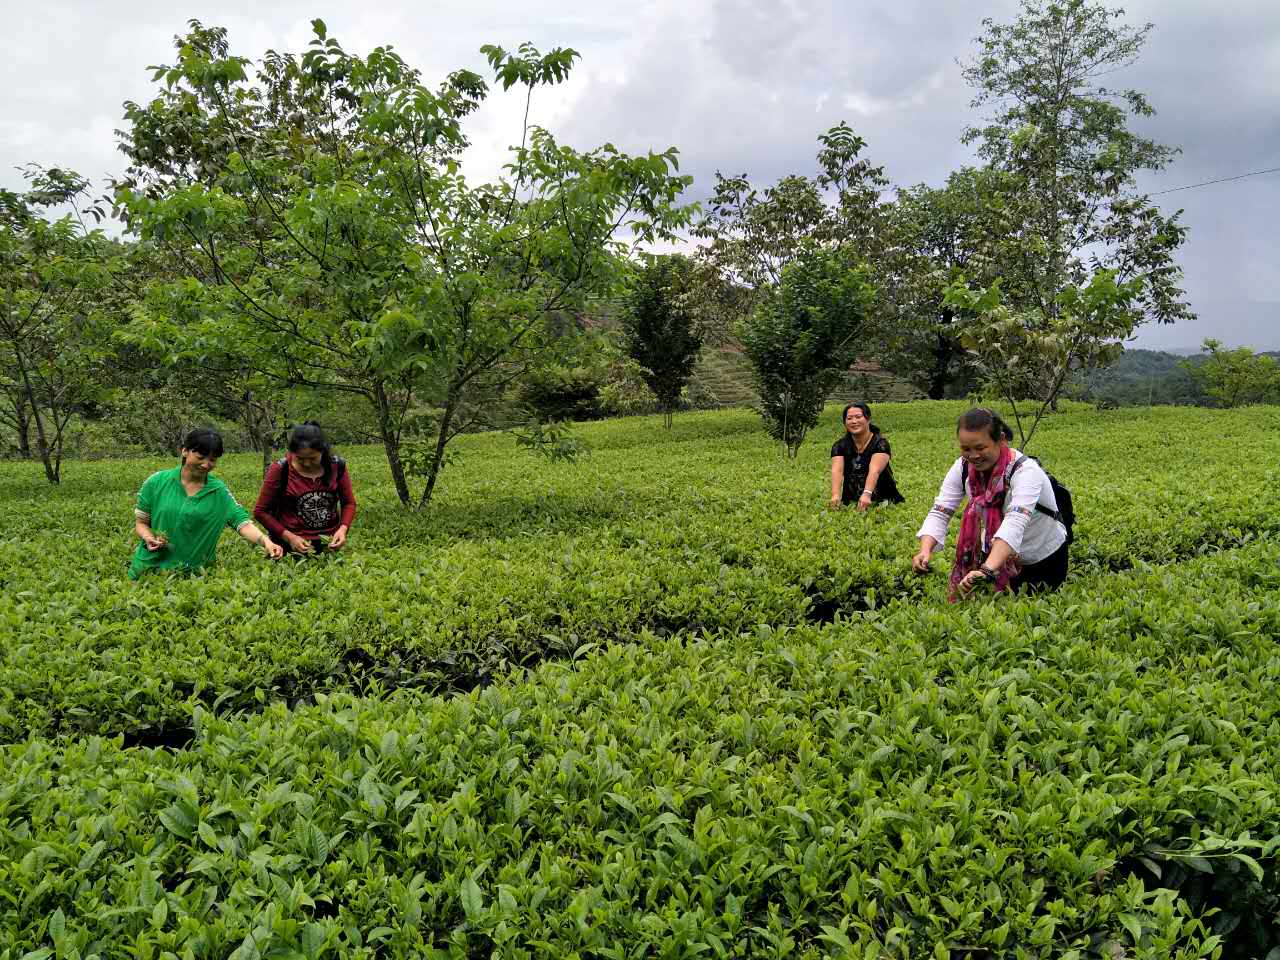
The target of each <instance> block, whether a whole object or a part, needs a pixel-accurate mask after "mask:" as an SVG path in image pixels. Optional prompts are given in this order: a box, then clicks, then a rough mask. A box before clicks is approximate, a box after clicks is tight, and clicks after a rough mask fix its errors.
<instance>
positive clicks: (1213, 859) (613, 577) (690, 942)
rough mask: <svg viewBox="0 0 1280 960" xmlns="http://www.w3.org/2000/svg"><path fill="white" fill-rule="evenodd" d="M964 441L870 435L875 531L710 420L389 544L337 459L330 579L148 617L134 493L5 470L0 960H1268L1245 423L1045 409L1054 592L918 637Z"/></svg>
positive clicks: (155, 610)
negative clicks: (933, 528) (59, 483)
mask: <svg viewBox="0 0 1280 960" xmlns="http://www.w3.org/2000/svg"><path fill="white" fill-rule="evenodd" d="M957 412H958V408H957V407H954V405H947V404H928V403H916V404H909V405H902V406H892V407H891V406H884V407H881V408H877V410H876V411H875V413H876V417H875V419H876V420H877V421H878V422H880V423H881V424H882V425H883V426H884V427H885V429H886V433H887V434H888V435H889V436H890V439H891V441H892V442H893V448H894V456H895V463H894V469H895V473H896V474H897V475H898V477H899V482H900V484H901V486H902V487H903V489H904V491H905V492H906V494H907V496H908V503H907V504H905V505H904V506H902V507H900V508H880V509H877V510H874V511H872V512H871V513H870V514H868V515H859V514H857V513H856V512H852V511H841V512H838V513H830V512H827V511H825V510H824V509H823V504H824V502H825V499H826V489H827V483H828V481H827V463H828V460H827V444H826V443H825V442H824V443H819V442H818V438H815V439H814V442H813V443H811V444H808V445H806V447H805V448H802V451H801V457H800V461H799V462H798V463H797V464H788V463H787V462H786V461H785V460H784V458H783V457H782V456H781V454H780V453H779V451H778V450H777V449H776V448H775V447H773V446H772V445H771V444H769V443H768V442H767V441H766V440H765V439H764V437H763V433H762V432H761V431H760V430H759V428H758V427H757V425H756V422H755V421H754V420H753V419H752V417H751V415H749V414H746V413H742V412H727V413H726V412H720V413H707V414H687V415H682V416H681V417H679V418H677V419H676V422H675V425H674V426H673V428H672V430H671V431H670V432H669V433H668V432H666V431H663V430H661V428H660V426H659V421H658V420H657V418H648V419H637V420H630V421H615V422H606V423H600V424H593V425H591V426H590V427H588V428H585V429H584V430H583V434H584V436H585V438H586V439H587V441H588V442H589V443H590V444H591V446H592V448H593V450H594V453H593V455H592V457H591V458H590V459H589V460H588V461H587V462H586V463H584V464H582V465H580V466H578V467H566V466H563V465H550V464H545V463H543V462H541V461H538V460H535V459H533V458H532V457H531V456H529V455H527V454H525V453H522V452H517V451H515V450H513V449H512V447H511V446H510V444H509V441H505V440H503V439H501V438H498V437H489V436H478V437H468V438H464V440H463V441H460V443H462V444H463V447H464V451H465V456H464V458H463V459H462V460H461V461H460V462H459V463H458V464H457V465H456V466H454V467H452V468H451V470H452V473H451V475H450V476H449V483H448V486H447V488H446V495H445V496H444V497H443V498H441V500H440V501H439V502H438V503H437V504H436V505H435V506H433V509H432V511H431V512H430V513H429V514H426V515H422V516H418V515H406V514H405V513H403V512H401V510H400V509H399V507H398V506H397V505H396V503H395V501H394V496H393V494H392V492H391V490H390V488H389V484H387V483H386V482H385V480H384V479H383V478H382V476H381V474H380V473H379V470H378V467H379V461H378V458H377V454H376V453H375V452H374V451H369V450H362V449H355V450H351V451H343V452H344V454H349V460H350V463H351V470H352V476H353V478H354V480H355V482H356V486H357V493H358V496H359V497H360V502H361V507H360V510H361V512H360V516H359V518H358V519H357V521H356V525H355V527H353V531H352V542H351V545H350V549H349V550H347V551H344V553H343V554H342V555H339V556H335V557H331V558H326V559H323V560H310V561H297V562H295V561H288V562H282V563H276V564H271V563H269V562H267V561H265V560H264V559H262V558H260V557H255V556H254V555H253V554H252V551H251V550H250V549H249V548H247V546H245V545H243V544H241V543H239V542H238V541H234V540H232V538H230V537H227V538H224V541H223V545H222V556H221V559H220V561H219V564H218V565H217V566H216V567H215V568H213V569H211V570H209V571H207V572H206V573H204V574H201V575H198V576H194V577H185V578H184V577H164V576H158V577H154V578H152V579H146V580H143V581H142V582H140V583H138V584H131V583H129V582H128V581H127V580H126V579H125V577H124V566H125V562H126V559H127V556H128V552H129V549H130V540H131V535H130V527H131V520H130V506H131V499H132V496H133V493H134V491H135V490H136V487H137V485H138V484H139V483H140V482H141V480H142V479H143V478H145V476H146V475H147V474H148V473H149V472H150V471H151V470H153V469H155V468H156V467H158V466H161V465H162V464H159V463H157V462H155V461H148V462H113V463H94V464H79V463H77V464H73V465H72V469H69V470H68V476H67V480H66V481H65V482H64V485H63V487H62V488H60V489H56V490H49V489H48V488H47V487H45V486H44V484H43V481H40V480H39V478H38V477H36V476H35V475H34V473H33V472H32V471H30V470H29V469H27V468H25V467H24V466H23V465H20V464H17V465H15V464H4V465H0V494H2V495H3V499H4V502H5V503H6V505H8V506H9V507H10V510H9V522H8V524H7V526H6V529H5V530H4V532H3V534H2V535H0V536H2V538H3V539H0V587H2V588H3V589H2V590H0V631H3V635H4V637H5V638H6V639H5V641H4V644H3V646H2V647H0V650H2V651H3V656H2V657H0V740H2V741H5V742H7V745H6V746H2V747H0V960H19V958H22V960H45V958H58V960H61V958H79V960H88V958H90V957H100V958H104V960H106V958H125V957H128V958H157V960H158V958H163V957H178V958H184V960H185V958H218V960H228V958H234V960H249V958H266V957H303V958H319V957H324V958H344V960H345V958H356V957H395V958H408V957H421V956H428V957H430V956H438V957H472V956H482V955H483V956H496V957H512V958H515V957H534V956H537V957H569V956H579V957H606V958H608V957H693V956H726V957H732V956H739V957H821V956H832V957H864V958H884V957H890V958H908V957H910V958H916V957H947V958H962V957H963V958H968V957H1002V958H1003V957H1009V958H1015V957H1018V958H1021V957H1027V958H1048V957H1080V958H1085V957H1099V958H1109V960H1115V958H1119V957H1149V958H1166V957H1179V958H1191V957H1202V956H1218V955H1221V956H1265V955H1267V952H1268V950H1271V949H1273V948H1276V947H1277V946H1280V920H1278V919H1277V918H1278V916H1280V909H1278V907H1280V884H1278V883H1277V873H1276V857H1275V853H1276V851H1277V848H1280V826H1278V823H1280V821H1278V819H1277V813H1276V808H1275V800H1274V797H1275V795H1276V786H1277V784H1276V779H1277V776H1276V770H1278V769H1280V707H1278V706H1277V699H1276V697H1275V695H1274V691H1275V689H1276V684H1277V681H1278V680H1280V658H1277V657H1276V655H1275V654H1276V646H1275V643H1276V639H1277V636H1280V591H1278V590H1277V588H1278V587H1280V544H1277V540H1276V533H1277V524H1278V521H1277V519H1276V518H1275V516H1274V514H1273V511H1272V510H1271V509H1270V506H1269V502H1268V498H1269V491H1270V490H1272V489H1274V481H1275V473H1274V466H1273V464H1274V463H1275V462H1276V460H1275V454H1276V452H1277V446H1280V441H1277V440H1276V439H1275V438H1274V436H1273V433H1272V430H1271V427H1272V424H1273V422H1274V411H1271V410H1265V409H1255V410H1247V411H1232V412H1216V411H1204V410H1196V411H1184V410H1168V411H1163V410H1162V411H1153V412H1148V411H1142V412H1139V411H1132V410H1125V411H1110V412H1106V413H1101V414H1099V413H1093V412H1086V411H1085V410H1083V409H1082V408H1078V407H1077V408H1071V409H1069V410H1068V412H1066V413H1064V414H1060V415H1058V416H1056V417H1054V418H1053V419H1051V421H1050V422H1049V423H1048V424H1047V425H1046V427H1044V428H1043V429H1044V433H1043V436H1042V437H1041V438H1040V440H1039V441H1038V442H1037V444H1036V450H1035V451H1034V452H1036V453H1038V454H1039V455H1040V456H1041V457H1042V459H1043V460H1044V461H1045V463H1046V464H1047V465H1048V466H1050V467H1051V469H1053V471H1054V472H1055V474H1057V475H1058V476H1059V477H1060V478H1062V479H1063V480H1064V481H1065V482H1067V483H1068V484H1069V485H1070V486H1071V487H1072V489H1073V492H1074V493H1075V496H1076V502H1077V511H1078V514H1079V521H1078V526H1077V541H1076V545H1075V548H1074V554H1073V556H1074V557H1075V558H1076V561H1077V562H1076V564H1075V566H1074V569H1073V574H1072V577H1071V579H1070V581H1069V582H1068V585H1067V586H1066V588H1064V589H1063V590H1062V591H1061V592H1060V593H1058V594H1056V595H1052V596H1049V597H1043V598H1007V597H998V598H978V599H975V600H974V601H971V602H967V603H965V604H960V605H949V604H947V603H945V601H944V599H943V589H944V588H943V580H944V577H943V576H942V575H941V574H935V575H934V576H932V577H928V578H924V579H917V578H915V577H913V576H908V575H907V574H906V572H905V571H906V563H907V557H908V556H909V554H910V552H911V548H912V546H913V540H912V536H913V534H914V531H915V529H916V527H917V526H918V524H919V522H920V519H921V517H922V516H923V514H924V512H925V511H926V510H927V509H928V505H929V503H930V502H931V500H932V497H933V495H934V493H935V492H936V489H937V484H938V482H939V481H940V479H941V476H942V473H943V472H944V471H945V469H946V467H947V465H948V464H949V463H950V461H951V459H952V458H953V456H954V441H953V439H952V431H953V428H954V415H955V413H957ZM829 414H831V415H830V417H829V419H830V423H831V424H832V430H831V431H830V433H831V434H832V438H834V435H835V424H836V423H837V420H836V417H837V416H838V411H835V412H834V413H832V412H830V411H829ZM1225 451H1230V453H1229V455H1228V454H1227V453H1226V452H1225ZM256 470H257V464H256V463H255V462H254V461H253V460H252V458H249V457H245V458H239V457H227V458H225V460H224V461H223V462H222V463H220V464H219V473H220V474H221V475H222V476H223V477H224V478H225V479H226V480H227V482H228V484H229V485H230V486H231V489H232V490H233V491H235V492H236V493H237V494H238V495H239V496H240V498H241V499H242V500H243V501H250V500H251V499H252V497H253V494H254V492H255V482H254V481H255V477H256ZM940 566H945V564H940ZM516 666H522V667H523V669H521V670H513V669H511V668H513V667H516ZM155 743H170V744H171V745H172V746H173V747H176V748H177V749H169V748H153V747H150V746H147V744H155ZM135 744H141V746H137V745H135Z"/></svg>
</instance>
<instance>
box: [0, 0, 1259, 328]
mask: <svg viewBox="0 0 1280 960" xmlns="http://www.w3.org/2000/svg"><path fill="white" fill-rule="evenodd" d="M1126 5H1127V7H1128V15H1127V18H1126V19H1127V20H1128V21H1129V22H1131V23H1141V22H1143V21H1145V20H1152V21H1154V22H1155V24H1156V26H1155V29H1154V30H1153V31H1152V33H1151V35H1150V39H1149V41H1148V44H1147V47H1146V49H1145V51H1144V53H1143V56H1142V58H1141V60H1140V61H1139V62H1138V63H1137V64H1135V65H1134V66H1133V67H1132V68H1130V69H1129V70H1126V71H1123V72H1121V73H1118V74H1116V75H1115V76H1114V77H1113V78H1108V79H1109V80H1113V81H1114V85H1115V86H1117V87H1123V86H1132V87H1135V88H1137V89H1140V90H1143V91H1144V92H1146V93H1147V94H1148V96H1149V97H1150V99H1151V101H1152V103H1153V104H1154V106H1155V107H1156V109H1157V111H1158V112H1157V114H1156V116H1154V117H1152V118H1149V119H1145V120H1143V121H1141V122H1140V128H1141V129H1142V130H1143V132H1145V133H1148V134H1149V135H1150V136H1152V137H1154V138H1155V139H1157V140H1160V141H1161V142H1165V143H1169V144H1172V145H1178V146H1181V147H1182V150H1183V152H1182V154H1181V156H1179V157H1178V158H1177V160H1176V162H1175V163H1174V164H1173V165H1172V166H1171V167H1170V168H1169V169H1168V170H1166V171H1163V172H1161V173H1158V174H1153V175H1150V176H1147V177H1144V178H1143V180H1142V181H1141V186H1142V187H1143V188H1144V189H1147V190H1153V191H1154V190H1161V189H1165V188H1168V187H1174V186H1180V185H1183V184H1188V183H1193V182H1196V181H1199V180H1207V179H1211V178H1213V177H1216V176H1223V175H1230V174H1234V173H1240V172H1245V171H1248V170H1256V169H1261V168H1264V167H1272V166H1280V114H1277V112H1276V111H1275V109H1274V106H1273V101H1274V91H1275V90H1276V89H1280V5H1276V4H1261V3H1256V2H1252V0H1216V2H1215V3H1213V4H1206V3H1204V2H1202V0H1129V2H1128V3H1127V4H1126ZM1015 11H1016V2H1015V0H998V2H995V0H993V2H984V3H983V4H981V5H980V6H979V7H977V8H975V7H973V6H972V5H965V4H955V3H939V2H937V0H899V2H896V3H893V4H889V3H883V2H879V0H876V2H871V0H862V2H852V3H851V2H848V0H701V2H692V3H689V2H684V0H651V2H649V3H646V4H634V3H624V2H623V0H601V2H599V3H596V4H593V5H590V6H586V5H582V4H569V3H566V2H561V0H527V2H525V3H522V4H521V5H519V6H515V5H512V4H510V3H507V2H504V0H465V2H464V0H453V2H438V3H434V4H432V5H431V6H430V7H429V8H427V7H424V6H423V5H421V4H414V3H410V2H409V0H381V2H379V3H376V4H365V5H362V6H357V7H352V6H351V5H350V4H349V3H345V2H340V0H317V2H310V0H282V2H281V3H275V4H271V5H265V4H261V3H260V2H258V0H222V2H218V3H214V2H212V0H195V2H193V3H191V4H189V5H188V6H186V7H183V8H181V9H175V8H174V7H173V5H172V4H170V3H166V2H163V0H122V2H120V3H116V4H110V5H108V4H106V3H89V2H73V0H61V2H59V0H48V2H45V3H42V4H40V5H36V4H27V5H25V6H19V7H16V8H15V9H14V10H13V11H9V12H7V17H6V40H7V43H6V45H5V54H6V56H5V57H4V58H0V84H3V85H4V86H5V88H6V89H7V90H9V91H11V94H10V96H9V97H8V98H7V100H6V103H5V107H4V110H3V112H0V185H11V184H12V183H13V182H14V181H15V179H16V178H15V177H14V175H13V174H12V173H11V170H12V168H13V167H14V166H16V165H18V164H21V163H25V162H28V161H32V160H37V161H41V162H45V163H62V164H68V165H71V166H73V167H76V168H77V169H80V170H81V171H82V172H84V173H86V174H88V175H91V176H95V177H101V176H103V175H104V174H109V173H115V172H117V171H118V170H119V167H120V165H121V160H120V158H119V156H118V155H117V154H116V153H115V151H114V144H113V142H112V140H111V136H110V131H111V129H112V128H113V127H115V126H117V125H119V123H120V116H121V110H120V104H121V101H123V100H125V99H140V98H144V97H146V96H147V95H148V92H149V91H150V90H151V84H150V80H149V77H148V76H147V75H146V72H145V67H146V65H147V64H149V63H155V62H158V61H164V60H166V59H168V58H169V56H170V52H171V50H170V38H171V37H172V35H173V34H174V33H178V32H180V31H182V30H183V29H184V26H185V22H186V20H187V18H188V17H191V16H195V17H199V18H200V19H203V20H204V21H205V22H206V23H219V24H222V25H225V26H227V27H228V28H229V30H230V31H231V37H232V42H233V46H234V48H235V50H236V51H237V52H239V53H242V54H244V55H247V56H257V55H258V54H260V53H261V52H262V50H264V49H265V48H267V47H269V46H274V47H277V48H286V49H298V48H299V47H301V46H302V45H303V44H305V42H306V40H307V39H308V36H309V27H308V24H309V21H310V20H311V18H313V17H316V16H319V17H322V18H323V19H325V20H326V21H327V23H328V25H329V28H330V31H331V33H333V34H336V35H337V36H339V37H340V38H341V39H342V41H343V42H344V44H345V45H346V46H347V47H348V48H349V49H352V50H365V49H368V48H369V47H371V46H373V45H375V44H379V43H388V42H390V43H393V44H394V45H395V46H396V47H397V49H398V50H400V52H401V53H402V54H403V55H404V56H405V57H406V59H408V60H409V61H410V62H411V63H413V64H414V65H416V66H419V67H420V68H421V69H422V70H423V74H424V76H425V77H426V78H428V79H431V80H434V79H435V78H437V77H439V76H441V75H442V74H443V73H444V72H445V71H446V70H449V69H452V68H454V67H457V66H463V65H470V66H473V67H480V66H481V59H480V57H479V55H478V53H477V50H476V48H477V47H478V46H479V44H481V43H483V42H497V43H501V44H504V45H506V46H514V45H515V44H517V43H519V42H520V41H522V40H525V39H528V40H531V41H532V42H534V43H535V44H538V45H539V46H542V47H544V48H545V47H549V46H552V45H567V46H573V47H576V48H577V49H579V50H580V51H581V53H582V54H583V61H582V63H581V64H580V65H579V67H578V68H577V70H576V71H575V79H573V80H572V81H571V82H570V84H569V86H568V87H566V88H561V89H560V90H558V91H556V92H554V93H553V94H552V95H551V96H549V97H548V98H547V100H546V102H547V104H548V105H549V106H548V107H547V109H546V112H545V113H542V114H538V118H539V120H540V121H541V122H545V123H546V124H547V125H548V126H550V127H551V128H552V129H553V130H554V131H555V132H556V133H557V135H559V136H561V137H562V138H563V139H565V140H566V141H568V142H571V143H574V144H575V145H578V146H584V147H585V146H593V145H596V144H598V143H600V142H603V141H604V140H611V141H613V142H615V143H617V144H618V145H619V146H620V147H622V148H624V149H628V150H635V151H638V150H647V149H665V148H666V147H667V146H671V145H675V146H677V147H678V148H679V149H680V151H681V157H682V168H683V169H684V171H685V172H688V173H692V174H693V175H694V177H695V178H696V186H695V190H694V194H695V195H705V194H706V192H707V191H708V189H709V188H710V185H711V183H712V180H713V175H714V172H715V171H716V170H717V169H719V170H722V171H724V172H726V173H739V172H746V173H748V174H749V175H751V176H752V178H753V179H755V180H756V181H757V182H760V183H768V182H772V181H774V180H776V179H777V178H778V177H780V176H782V175H784V174H787V173H792V172H811V171H812V170H813V162H814V161H813V155H814V152H815V148H816V142H815V141H816V136H817V134H818V133H819V132H821V131H822V130H825V129H827V128H828V127H830V126H831V125H833V124H834V123H836V122H838V121H840V120H848V121H849V123H850V124H851V125H852V126H853V128H854V129H855V130H856V131H857V132H858V134H859V135H861V136H862V137H864V138H865V139H866V140H867V143H868V146H867V151H866V155H867V156H868V157H869V158H870V159H871V160H873V161H874V162H876V163H879V164H883V165H884V167H885V169H886V173H887V174H888V176H889V177H890V178H891V180H892V181H893V182H895V183H898V184H910V183H916V182H928V183H935V184H936V183H941V182H942V181H943V180H944V179H945V178H946V175H947V173H948V172H950V171H951V170H953V169H955V168H956V167H957V166H959V165H961V164H963V163H966V162H971V161H972V152H971V150H970V149H969V148H967V147H965V146H963V145H962V144H960V143H959V137H960V134H961V132H962V130H963V129H964V127H965V126H966V125H968V124H971V123H975V122H977V121H978V120H979V119H980V118H979V117H978V116H977V115H976V114H975V112H974V111H973V110H972V109H970V107H969V100H970V98H971V92H970V90H969V89H968V88H967V87H966V86H965V84H964V82H963V79H962V77H961V72H960V67H959V65H958V64H957V63H956V61H957V59H961V60H963V59H967V58H969V57H970V56H972V54H973V51H974V48H973V45H972V43H971V41H972V38H973V37H974V35H975V34H977V33H978V32H979V31H980V29H981V20H982V18H983V17H984V16H986V17H992V18H994V19H996V20H1008V19H1010V18H1011V17H1012V15H1013V14H1014V13H1015ZM537 109H538V108H536V107H535V112H537ZM479 119H481V120H482V122H483V123H486V124H489V125H490V126H489V127H488V128H486V129H485V130H484V131H483V132H484V133H485V136H484V137H478V138H477V142H480V140H483V141H484V142H485V144H487V146H486V147H485V149H487V150H490V152H491V153H492V154H493V156H491V157H490V158H489V159H490V161H493V162H496V160H495V157H496V151H497V150H499V149H500V147H501V146H502V145H503V144H505V143H509V142H511V141H512V140H513V139H515V138H514V137H511V136H507V130H506V126H508V125H510V123H511V122H514V121H510V119H509V118H508V117H507V114H506V113H503V112H502V109H501V108H498V109H497V110H496V112H495V113H493V114H492V115H490V116H489V117H487V118H479ZM493 131H497V132H496V133H493ZM491 133H492V134H493V135H492V136H490V135H489V134H491ZM1157 199H1158V200H1159V202H1160V203H1161V204H1162V206H1164V207H1165V209H1168V210H1173V209H1177V208H1179V207H1181V208H1184V209H1185V213H1184V222H1185V223H1186V224H1187V225H1188V226H1189V227H1190V231H1191V232H1190V240H1189V241H1188V243H1187V245H1186V246H1185V248H1184V249H1183V251H1182V252H1181V255H1180V259H1181V262H1182V263H1183V265H1184V267H1185V270H1186V279H1187V289H1188V291H1189V293H1190V295H1191V297H1192V301H1193V305H1194V306H1196V307H1197V308H1198V309H1200V310H1201V312H1202V314H1203V318H1202V319H1201V320H1200V321H1199V322H1197V323H1191V324H1184V325H1180V326H1179V327H1178V328H1175V329H1173V330H1167V329H1165V330H1146V331H1144V332H1143V334H1142V336H1141V337H1140V342H1144V343H1145V342H1150V343H1159V344H1161V345H1165V346H1193V345H1195V344H1196V343H1198V342H1199V340H1200V339H1202V337H1203V336H1205V335H1206V333H1211V332H1214V331H1230V332H1232V335H1235V333H1234V332H1235V331H1239V333H1238V336H1239V339H1240V341H1241V342H1254V344H1255V345H1258V346H1267V347H1280V335H1277V333H1276V324H1275V320H1274V318H1275V316H1276V313H1275V311H1274V310H1271V308H1270V305H1269V303H1270V301H1280V276H1278V275H1277V271H1276V270H1275V268H1274V264H1275V263H1277V262H1280V236H1277V231H1276V229H1275V226H1274V225H1275V223H1276V222H1277V220H1280V175H1272V176H1270V177H1258V178H1254V179H1251V180H1245V181H1241V182H1239V183H1233V184H1221V185H1218V186H1213V187H1205V188H1202V189H1197V190H1189V191H1186V192H1180V193H1172V194H1167V195H1165V196H1161V197H1159V198H1157ZM1259 305H1261V306H1259Z"/></svg>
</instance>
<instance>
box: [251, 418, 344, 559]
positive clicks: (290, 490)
mask: <svg viewBox="0 0 1280 960" xmlns="http://www.w3.org/2000/svg"><path fill="white" fill-rule="evenodd" d="M253 515H254V517H255V518H256V519H257V521H258V522H259V523H261V524H262V525H263V526H264V527H266V528H267V532H268V533H269V534H270V535H271V539H272V540H274V541H275V542H276V543H278V544H280V545H281V546H282V547H284V548H285V549H286V550H288V551H290V552H291V553H310V552H311V551H312V548H313V547H315V546H316V545H317V544H318V541H319V539H320V538H321V537H329V538H330V539H329V549H330V550H339V549H341V548H342V546H343V545H344V544H345V543H346V542H347V530H348V529H349V528H350V527H351V522H352V521H353V520H355V518H356V496H355V492H354V491H353V490H352V489H351V476H350V475H349V474H348V472H347V465H346V463H345V462H344V461H343V460H342V459H341V458H340V457H335V456H334V455H333V451H332V450H331V449H330V447H329V441H328V440H327V439H326V438H325V435H324V431H323V430H321V429H320V425H319V424H318V423H315V422H313V421H310V420H309V421H307V422H306V423H300V424H298V425H297V426H296V427H294V428H293V429H292V430H290V431H289V453H288V455H287V456H286V457H285V458H284V459H283V460H277V461H276V462H275V463H273V464H272V465H271V466H270V467H269V468H268V469H267V475H266V476H265V477H264V478H263V480H262V490H261V492H259V494H258V503H257V505H256V506H255V507H254V508H253Z"/></svg>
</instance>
